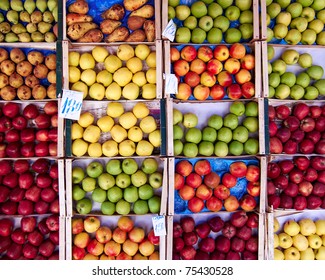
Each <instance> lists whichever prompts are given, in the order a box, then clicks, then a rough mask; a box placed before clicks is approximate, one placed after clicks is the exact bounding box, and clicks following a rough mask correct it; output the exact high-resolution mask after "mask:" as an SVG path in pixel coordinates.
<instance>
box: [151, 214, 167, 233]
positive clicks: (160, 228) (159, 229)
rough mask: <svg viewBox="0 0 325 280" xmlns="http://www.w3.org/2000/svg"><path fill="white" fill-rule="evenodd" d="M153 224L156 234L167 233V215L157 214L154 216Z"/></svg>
mask: <svg viewBox="0 0 325 280" xmlns="http://www.w3.org/2000/svg"><path fill="white" fill-rule="evenodd" d="M152 226H153V231H154V233H155V236H163V235H166V226H165V217H164V216H155V217H152Z"/></svg>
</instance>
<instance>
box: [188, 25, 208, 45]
mask: <svg viewBox="0 0 325 280" xmlns="http://www.w3.org/2000/svg"><path fill="white" fill-rule="evenodd" d="M206 37H207V33H206V32H205V31H204V30H203V29H202V28H200V27H196V28H194V29H193V30H192V35H191V42H192V43H194V44H202V43H203V42H204V41H205V39H206Z"/></svg>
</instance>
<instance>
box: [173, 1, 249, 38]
mask: <svg viewBox="0 0 325 280" xmlns="http://www.w3.org/2000/svg"><path fill="white" fill-rule="evenodd" d="M183 2H184V1H180V0H168V20H171V19H172V20H173V21H174V22H175V23H176V25H177V30H176V35H175V42H177V43H189V42H191V43H195V44H202V43H203V42H205V41H207V42H208V43H210V44H218V43H221V42H222V41H224V42H226V43H228V44H233V43H237V42H241V41H249V40H251V39H252V38H253V8H252V7H253V5H252V2H253V0H246V1H242V0H216V1H214V0H202V1H186V3H189V2H191V4H190V5H186V4H183Z"/></svg>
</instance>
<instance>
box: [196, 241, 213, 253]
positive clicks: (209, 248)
mask: <svg viewBox="0 0 325 280" xmlns="http://www.w3.org/2000/svg"><path fill="white" fill-rule="evenodd" d="M199 249H200V250H202V251H203V252H206V253H212V252H213V251H214V249H215V241H214V239H213V238H212V237H205V238H202V239H201V240H200V242H199Z"/></svg>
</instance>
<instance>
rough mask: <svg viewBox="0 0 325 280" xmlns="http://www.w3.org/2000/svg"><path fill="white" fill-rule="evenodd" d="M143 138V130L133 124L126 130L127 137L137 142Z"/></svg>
mask: <svg viewBox="0 0 325 280" xmlns="http://www.w3.org/2000/svg"><path fill="white" fill-rule="evenodd" d="M142 138H143V132H142V130H141V128H140V127H138V126H133V127H131V128H130V129H129V130H128V139H130V140H131V141H133V142H135V143H137V142H139V141H140V140H142Z"/></svg>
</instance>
